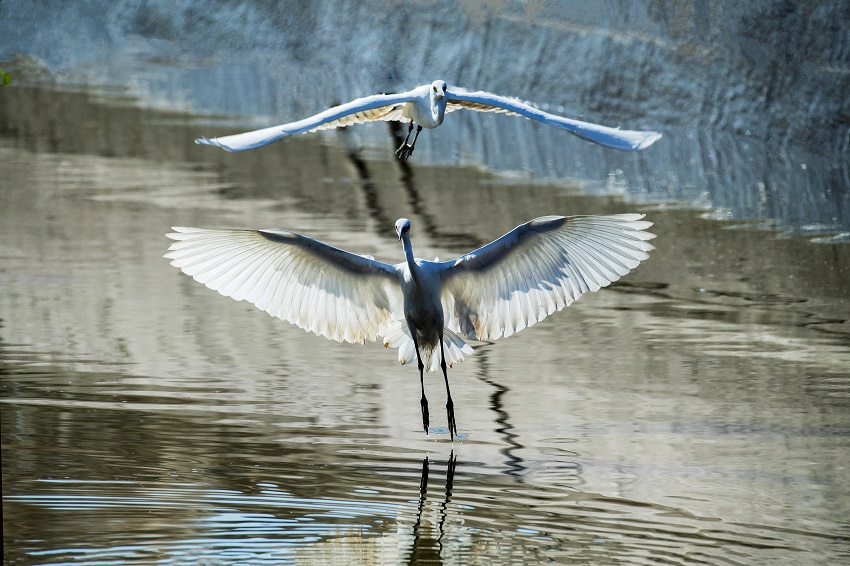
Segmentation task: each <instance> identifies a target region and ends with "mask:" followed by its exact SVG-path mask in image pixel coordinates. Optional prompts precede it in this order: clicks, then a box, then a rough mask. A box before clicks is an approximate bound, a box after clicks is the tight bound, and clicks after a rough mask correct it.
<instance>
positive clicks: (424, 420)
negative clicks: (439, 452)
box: [420, 397, 428, 434]
mask: <svg viewBox="0 0 850 566" xmlns="http://www.w3.org/2000/svg"><path fill="white" fill-rule="evenodd" d="M420 403H421V404H422V427H423V428H424V429H425V434H428V399H426V398H425V397H422V399H421V401H420Z"/></svg>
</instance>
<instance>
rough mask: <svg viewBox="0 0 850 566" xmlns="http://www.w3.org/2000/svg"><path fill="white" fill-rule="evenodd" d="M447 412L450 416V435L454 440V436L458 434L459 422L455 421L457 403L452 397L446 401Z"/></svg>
mask: <svg viewBox="0 0 850 566" xmlns="http://www.w3.org/2000/svg"><path fill="white" fill-rule="evenodd" d="M446 413H447V414H448V416H449V436H450V437H451V438H452V440H454V437H455V436H457V424H456V423H455V404H454V402H453V401H452V399H451V397H449V400H448V402H447V403H446Z"/></svg>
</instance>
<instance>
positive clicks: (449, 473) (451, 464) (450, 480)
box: [437, 450, 457, 546]
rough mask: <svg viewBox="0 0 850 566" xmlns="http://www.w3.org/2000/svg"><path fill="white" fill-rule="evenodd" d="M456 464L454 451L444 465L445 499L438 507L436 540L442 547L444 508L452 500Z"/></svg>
mask: <svg viewBox="0 0 850 566" xmlns="http://www.w3.org/2000/svg"><path fill="white" fill-rule="evenodd" d="M456 464H457V456H455V451H454V450H452V453H451V454H450V455H449V461H448V463H447V464H446V498H445V499H444V500H443V505H442V506H441V507H440V536H439V538H437V542H439V543H440V546H442V544H443V543H442V540H443V534H444V532H443V524H445V522H446V515H447V513H446V508H447V507H448V506H449V501H451V499H452V486H453V485H454V481H455V465H456Z"/></svg>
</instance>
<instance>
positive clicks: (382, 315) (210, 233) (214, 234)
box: [165, 228, 402, 343]
mask: <svg viewBox="0 0 850 566" xmlns="http://www.w3.org/2000/svg"><path fill="white" fill-rule="evenodd" d="M173 229H174V230H175V233H173V234H167V236H168V237H169V238H171V239H172V240H176V242H174V243H172V244H171V246H170V247H169V248H168V250H169V251H168V253H167V254H166V255H165V257H166V258H169V259H171V260H172V261H171V265H173V266H175V267H178V268H180V270H181V271H183V273H186V274H187V275H190V276H192V277H193V278H194V279H195V280H196V281H198V282H200V283H203V284H204V285H206V286H207V287H209V288H210V289H213V290H215V291H218V292H219V293H221V294H222V295H224V296H226V297H232V298H233V299H236V300H237V301H242V300H244V301H248V302H249V303H251V304H253V305H255V306H256V307H257V308H259V309H260V310H263V311H265V312H267V313H269V314H270V315H272V316H276V317H278V318H280V319H282V320H286V321H289V322H291V323H292V324H295V325H297V326H299V327H300V328H303V329H304V330H307V331H310V332H314V333H316V334H318V335H319V336H324V337H326V338H330V339H332V340H336V341H337V342H342V341H343V340H344V341H346V342H355V343H363V342H365V341H366V340H370V341H374V340H375V339H376V338H377V337H378V336H383V335H384V334H385V332H386V330H387V328H388V327H389V325H390V324H391V322H392V321H393V318H394V317H395V318H398V317H401V316H402V314H401V313H402V296H401V288H400V286H399V282H398V276H397V275H396V271H395V268H394V267H393V266H390V265H388V264H385V263H381V262H379V261H375V260H372V259H369V258H367V257H364V256H359V255H356V254H352V253H349V252H346V251H344V250H341V249H338V248H335V247H333V246H329V245H328V244H325V243H322V242H320V241H318V240H314V239H312V238H308V237H306V236H302V235H300V234H296V233H294V232H286V231H282V230H204V229H201V228H173Z"/></svg>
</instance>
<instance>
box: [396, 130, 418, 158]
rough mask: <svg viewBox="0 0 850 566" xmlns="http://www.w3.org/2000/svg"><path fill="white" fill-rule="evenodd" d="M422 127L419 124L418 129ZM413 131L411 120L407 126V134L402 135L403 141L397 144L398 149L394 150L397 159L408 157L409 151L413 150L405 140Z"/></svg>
mask: <svg viewBox="0 0 850 566" xmlns="http://www.w3.org/2000/svg"><path fill="white" fill-rule="evenodd" d="M421 128H422V127H421V126H420V129H421ZM411 132H413V122H410V126H409V127H408V128H407V135H406V136H405V137H404V141H403V142H402V143H401V145H400V146H398V149H397V150H395V154H396V157H398V158H399V159H407V158H408V157H410V153H411V152H412V151H413V148H412V147H411V146H409V145H407V140H409V139H410V134H411Z"/></svg>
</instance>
